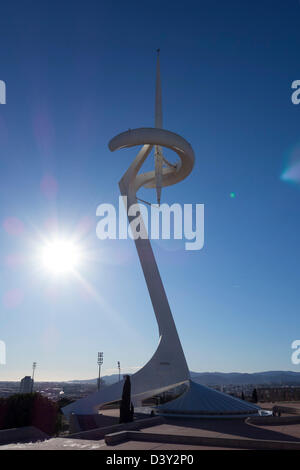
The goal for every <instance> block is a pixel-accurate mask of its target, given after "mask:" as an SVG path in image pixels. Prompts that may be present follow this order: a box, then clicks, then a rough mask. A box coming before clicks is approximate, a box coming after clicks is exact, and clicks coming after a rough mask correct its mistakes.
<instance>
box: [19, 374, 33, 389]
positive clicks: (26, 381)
mask: <svg viewBox="0 0 300 470" xmlns="http://www.w3.org/2000/svg"><path fill="white" fill-rule="evenodd" d="M32 390H33V380H32V378H31V377H30V376H29V375H26V376H25V377H23V379H22V380H21V383H20V393H31V392H32Z"/></svg>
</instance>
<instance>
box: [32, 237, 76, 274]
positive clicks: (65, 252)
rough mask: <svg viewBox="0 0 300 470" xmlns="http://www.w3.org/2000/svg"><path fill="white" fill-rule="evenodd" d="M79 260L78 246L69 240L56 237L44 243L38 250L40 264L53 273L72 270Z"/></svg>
mask: <svg viewBox="0 0 300 470" xmlns="http://www.w3.org/2000/svg"><path fill="white" fill-rule="evenodd" d="M80 260H81V251H80V249H79V247H78V246H77V245H76V244H75V243H74V242H72V241H70V240H64V239H56V240H52V241H49V242H47V243H45V245H44V246H43V247H42V248H41V251H40V261H41V264H42V266H43V267H44V268H45V269H47V270H49V271H50V272H52V273H53V274H65V273H70V272H74V271H75V270H76V268H77V267H78V265H79V264H80Z"/></svg>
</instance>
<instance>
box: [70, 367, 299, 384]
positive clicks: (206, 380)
mask: <svg viewBox="0 0 300 470" xmlns="http://www.w3.org/2000/svg"><path fill="white" fill-rule="evenodd" d="M190 374H191V379H192V380H193V381H194V382H197V383H199V384H201V385H229V384H230V385H248V384H253V385H258V384H260V385H262V384H266V385H267V384H279V385H284V384H299V385H300V371H299V372H295V371H288V370H287V371H283V370H279V371H278V370H277V371H263V372H193V371H190ZM123 375H127V374H125V373H124V374H122V376H123ZM128 375H132V374H130V373H128ZM118 378H119V375H118V374H111V375H104V376H103V377H101V379H102V380H104V382H105V383H106V385H111V384H113V383H115V382H117V381H118ZM67 382H68V383H96V382H97V379H83V380H68V381H67Z"/></svg>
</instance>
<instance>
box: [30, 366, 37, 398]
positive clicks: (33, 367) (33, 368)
mask: <svg viewBox="0 0 300 470" xmlns="http://www.w3.org/2000/svg"><path fill="white" fill-rule="evenodd" d="M36 365H37V364H36V362H33V364H32V378H31V393H32V392H33V383H34V372H35V369H36Z"/></svg>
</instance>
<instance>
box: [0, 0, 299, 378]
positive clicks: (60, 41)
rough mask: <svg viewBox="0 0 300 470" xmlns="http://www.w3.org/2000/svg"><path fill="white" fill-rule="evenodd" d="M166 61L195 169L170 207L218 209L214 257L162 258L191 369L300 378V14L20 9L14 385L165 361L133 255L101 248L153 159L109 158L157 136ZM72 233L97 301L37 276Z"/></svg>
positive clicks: (238, 6) (16, 8) (171, 248)
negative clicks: (57, 236)
mask: <svg viewBox="0 0 300 470" xmlns="http://www.w3.org/2000/svg"><path fill="white" fill-rule="evenodd" d="M157 47H160V48H161V73H162V86H163V109H164V127H165V128H167V129H170V130H172V131H174V132H178V133H179V134H181V135H182V136H183V137H185V138H186V139H187V140H188V141H189V142H191V144H192V146H193V148H194V151H195V155H196V164H195V168H194V171H193V173H192V174H191V175H190V176H189V178H188V179H186V180H185V181H183V182H182V183H180V184H179V185H176V187H171V188H168V189H166V190H163V194H162V196H163V199H162V202H169V203H171V202H178V201H182V202H186V203H204V204H205V246H204V248H203V250H201V251H198V252H192V251H191V252H187V251H185V250H184V245H183V244H179V245H174V244H172V243H169V242H163V243H162V242H159V243H155V244H154V247H155V253H156V255H157V260H158V265H159V268H160V271H161V275H162V278H163V281H164V284H165V288H166V291H167V295H168V297H169V301H170V305H171V308H172V311H173V314H174V318H175V321H176V324H177V328H178V331H179V335H180V337H181V340H182V344H183V347H184V350H185V353H186V357H187V360H188V364H189V367H190V369H191V370H196V371H225V372H229V371H246V372H252V371H261V370H271V369H273V370H274V369H276V370H279V369H283V370H295V371H297V370H298V371H300V367H299V366H293V365H292V364H291V360H290V357H291V352H292V350H291V348H290V345H291V342H292V341H293V340H295V339H299V338H300V316H299V311H300V297H299V275H300V250H299V244H300V241H299V240H300V217H299V216H300V211H299V209H300V206H299V205H300V187H299V182H297V178H295V180H294V181H289V179H287V178H285V179H284V178H282V175H284V174H285V173H284V172H285V170H286V169H289V168H291V167H292V166H293V165H294V164H295V163H297V158H298V160H299V158H300V151H299V148H300V147H299V146H300V105H299V106H295V105H293V104H292V102H291V99H290V96H291V83H292V81H293V80H296V79H300V57H299V50H300V3H299V2H298V1H296V0H288V1H287V2H282V1H279V0H261V1H258V0H256V1H247V0H243V1H242V2H241V1H237V0H236V1H233V0H228V1H226V2H224V1H222V0H210V1H208V0H206V1H199V0H198V1H189V0H187V1H185V2H182V1H177V0H173V1H172V2H171V1H164V2H161V1H156V0H154V1H151V2H143V1H142V2H141V1H128V2H123V1H113V2H99V1H98V0H85V1H76V0H74V1H72V2H70V1H67V0H63V1H57V0H55V1H53V0H51V1H48V0H43V1H42V2H40V1H31V0H26V1H24V0H20V1H15V0H12V1H10V2H5V3H3V2H2V5H1V17H0V79H1V80H5V82H6V85H7V104H6V105H0V154H1V160H0V165H1V171H0V180H1V184H0V221H1V231H0V237H1V239H0V263H1V265H0V276H1V284H0V290H1V292H0V295H1V323H0V339H1V340H4V341H5V342H6V345H7V365H6V366H0V380H1V379H2V380H6V379H8V380H10V379H11V380H17V379H20V378H21V377H22V376H24V375H26V374H29V373H30V371H31V364H32V362H33V361H37V362H38V369H37V373H36V379H37V380H47V379H49V380H51V379H75V378H91V377H95V376H96V373H97V368H96V367H97V366H96V356H97V352H98V351H103V352H104V365H103V373H107V372H108V373H113V372H114V371H115V369H116V363H117V361H118V360H119V361H121V365H122V369H123V370H127V371H129V370H134V368H135V367H139V366H142V365H143V364H144V363H145V362H146V361H147V360H148V359H149V358H150V357H151V355H152V353H153V351H154V350H155V348H156V345H157V326H156V323H155V318H154V314H153V311H152V307H151V303H150V299H149V296H148V292H147V289H146V285H145V282H144V278H143V276H142V271H141V267H140V265H139V262H138V257H137V254H136V252H135V247H134V244H133V242H132V241H131V240H126V241H99V240H98V239H97V238H96V224H97V218H96V215H95V213H96V207H97V206H98V204H100V203H101V202H111V203H115V202H116V201H117V198H118V196H119V188H118V181H119V179H120V177H121V175H122V174H123V173H124V171H125V169H126V168H127V167H128V165H129V163H130V161H131V160H132V157H133V156H134V155H135V154H136V152H135V149H133V150H132V151H131V150H130V151H129V150H127V151H123V152H122V151H119V152H116V153H114V154H111V153H110V152H109V150H108V147H107V143H108V141H109V140H110V139H111V138H112V137H113V136H114V135H116V134H117V133H119V132H121V131H123V130H127V129H128V128H135V127H142V126H152V125H153V122H154V85H155V59H156V57H155V49H156V48H157ZM231 192H235V193H236V197H235V198H231V197H230V193H231ZM143 194H145V193H143ZM153 196H154V195H153V194H152V195H149V198H152V197H153ZM56 226H58V227H59V230H60V231H61V232H62V233H64V234H65V235H67V236H70V237H73V236H74V235H76V236H77V237H79V239H80V243H81V244H82V246H84V248H85V249H86V250H87V251H88V252H89V259H88V260H86V261H85V263H83V265H82V267H81V270H80V274H81V276H82V279H84V280H85V281H84V282H85V286H88V287H84V284H83V282H82V281H79V280H76V279H74V278H72V277H70V276H67V277H63V278H61V277H60V278H59V279H54V278H53V277H51V276H50V275H49V273H47V272H46V271H45V270H41V269H38V268H37V266H36V265H35V262H34V256H35V252H36V250H37V248H38V246H39V245H40V244H41V237H47V236H51V233H52V231H53V230H54V228H55V227H56Z"/></svg>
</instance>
